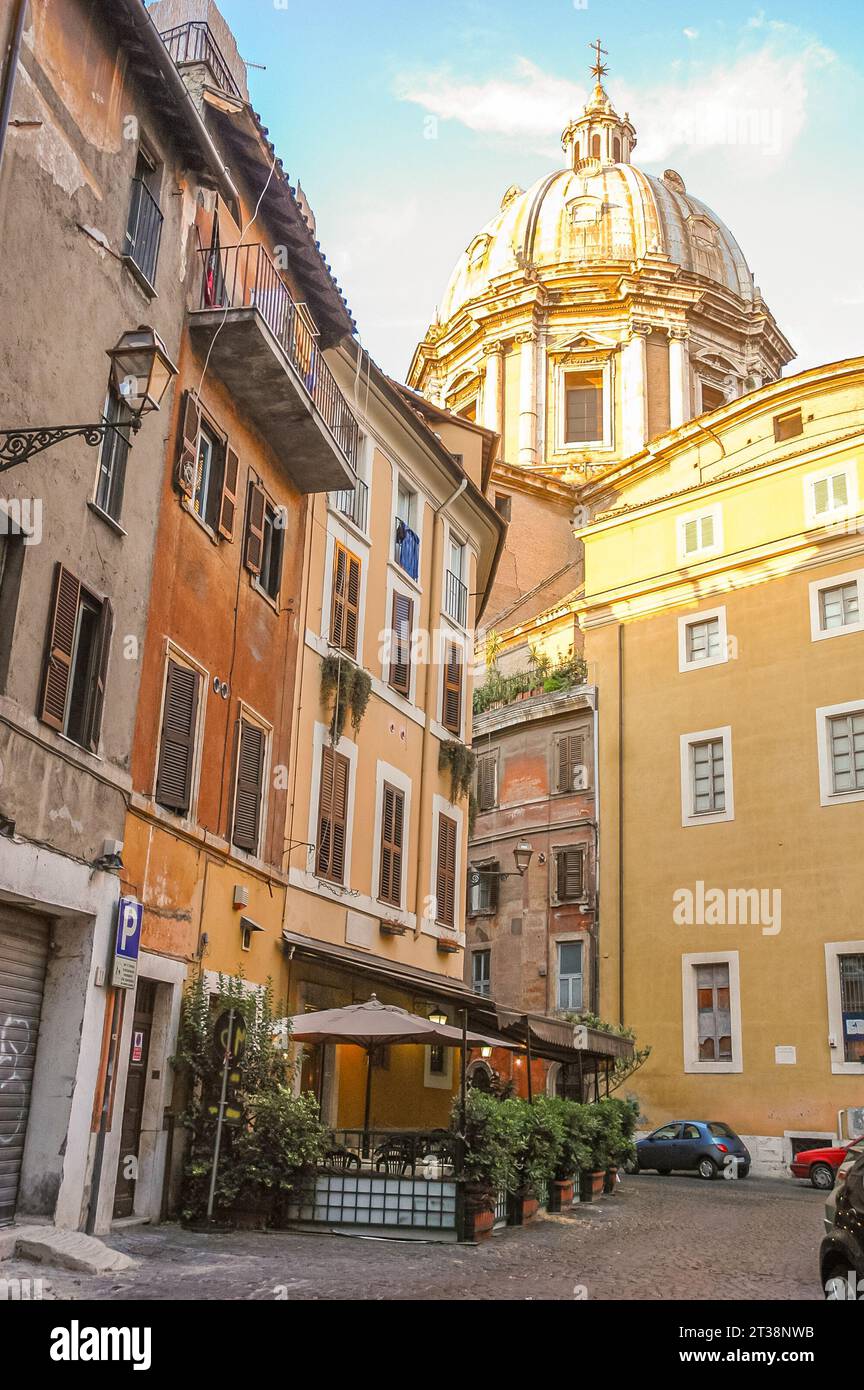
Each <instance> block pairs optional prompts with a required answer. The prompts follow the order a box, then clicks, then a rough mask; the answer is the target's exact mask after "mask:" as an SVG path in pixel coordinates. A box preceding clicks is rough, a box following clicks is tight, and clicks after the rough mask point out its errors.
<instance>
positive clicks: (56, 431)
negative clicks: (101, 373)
mask: <svg viewBox="0 0 864 1390" xmlns="http://www.w3.org/2000/svg"><path fill="white" fill-rule="evenodd" d="M108 357H109V358H110V359H111V384H112V386H113V388H114V390H115V391H116V393H117V395H118V396H119V397H120V399H121V400H122V401H123V404H124V405H125V406H126V409H127V411H128V412H129V420H128V422H127V423H125V424H124V425H122V426H120V425H118V424H115V423H113V422H112V421H111V420H107V419H106V418H105V417H104V416H103V417H102V419H101V420H100V421H99V422H98V423H97V424H93V425H34V426H30V427H25V428H24V429H13V430H0V473H4V472H5V471H6V470H7V469H9V468H14V467H15V465H16V464H18V463H24V462H25V461H26V460H27V459H29V458H32V457H33V455H34V454H41V453H42V452H43V450H45V449H51V448H53V446H54V445H55V444H61V443H62V442H63V441H64V440H66V439H74V438H76V437H79V436H80V437H81V438H82V439H83V440H84V442H85V443H86V444H89V445H90V446H91V447H93V448H96V447H97V446H98V445H99V444H101V443H102V441H103V439H104V438H105V436H106V434H107V433H108V431H109V430H113V431H114V432H115V433H117V434H119V435H121V437H122V438H123V439H124V441H126V442H128V440H127V437H126V435H125V434H124V433H123V430H124V429H127V428H128V429H130V430H131V431H132V433H133V434H137V433H138V431H139V430H140V428H141V419H142V416H144V415H148V414H149V413H150V412H151V411H153V410H158V409H159V407H160V405H161V404H162V401H163V399H164V397H165V392H166V391H167V390H168V387H169V385H170V383H171V378H172V377H175V376H176V375H177V368H176V367H175V366H174V363H173V362H172V361H171V358H170V357H169V356H168V350H167V348H166V347H165V344H164V343H163V342H162V339H161V338H160V337H159V334H158V333H157V332H156V331H155V330H154V329H152V328H150V327H148V325H147V324H142V325H141V327H140V328H135V329H130V330H129V331H128V332H126V333H124V334H123V335H122V337H121V338H120V341H119V342H118V343H117V345H116V347H113V348H110V349H109V350H108Z"/></svg>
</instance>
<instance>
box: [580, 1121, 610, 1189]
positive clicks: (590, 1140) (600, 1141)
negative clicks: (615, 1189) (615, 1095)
mask: <svg viewBox="0 0 864 1390" xmlns="http://www.w3.org/2000/svg"><path fill="white" fill-rule="evenodd" d="M585 1112H586V1113H585V1116H584V1121H583V1128H584V1137H585V1143H586V1148H587V1155H588V1167H587V1168H583V1169H581V1170H580V1173H579V1200H580V1201H582V1202H593V1201H594V1200H595V1198H597V1197H599V1196H601V1195H602V1192H603V1184H604V1181H605V1178H606V1167H607V1164H608V1163H609V1148H608V1144H607V1141H606V1127H605V1125H604V1122H603V1117H602V1115H600V1114H598V1113H597V1106H596V1105H589V1106H586V1107H585Z"/></svg>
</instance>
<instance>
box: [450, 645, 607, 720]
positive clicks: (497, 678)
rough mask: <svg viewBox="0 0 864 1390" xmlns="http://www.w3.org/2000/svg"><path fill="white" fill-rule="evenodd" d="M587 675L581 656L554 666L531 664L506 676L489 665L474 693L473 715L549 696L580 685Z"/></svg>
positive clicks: (542, 663)
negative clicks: (484, 676) (540, 696)
mask: <svg viewBox="0 0 864 1390" xmlns="http://www.w3.org/2000/svg"><path fill="white" fill-rule="evenodd" d="M587 674H588V668H587V666H586V664H585V661H584V660H583V658H582V657H581V656H568V657H567V658H566V660H564V661H561V662H559V663H558V665H557V666H551V665H549V664H548V661H540V662H539V664H535V663H534V662H533V661H532V663H531V664H530V666H529V669H528V670H527V671H516V672H514V673H513V674H512V675H509V676H502V675H501V672H500V671H499V670H498V668H497V666H492V667H491V668H490V669H489V670H488V671H487V674H486V679H485V680H484V681H483V684H482V685H480V686H478V687H477V689H476V690H475V691H474V713H475V714H484V713H485V711H486V710H489V709H497V708H499V707H501V706H503V705H512V704H514V703H515V702H516V701H517V700H525V699H530V698H531V696H533V695H542V694H553V693H554V692H555V691H556V690H569V689H571V688H572V687H573V686H577V685H584V683H585V681H586V679H587Z"/></svg>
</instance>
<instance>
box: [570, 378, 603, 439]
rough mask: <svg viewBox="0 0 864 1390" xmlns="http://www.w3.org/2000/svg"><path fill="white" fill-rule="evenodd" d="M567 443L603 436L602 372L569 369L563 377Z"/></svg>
mask: <svg viewBox="0 0 864 1390" xmlns="http://www.w3.org/2000/svg"><path fill="white" fill-rule="evenodd" d="M564 404H565V426H564V427H565V439H564V442H565V444H587V443H594V442H596V441H598V440H601V439H602V438H603V374H602V372H567V374H566V376H565V378H564Z"/></svg>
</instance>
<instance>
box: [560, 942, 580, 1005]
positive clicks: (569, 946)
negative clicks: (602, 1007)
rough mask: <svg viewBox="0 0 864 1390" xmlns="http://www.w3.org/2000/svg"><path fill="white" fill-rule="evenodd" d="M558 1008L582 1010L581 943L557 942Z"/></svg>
mask: <svg viewBox="0 0 864 1390" xmlns="http://www.w3.org/2000/svg"><path fill="white" fill-rule="evenodd" d="M558 1008H559V1009H566V1010H568V1011H571V1010H573V1011H575V1010H578V1009H581V1008H582V942H581V941H559V942H558Z"/></svg>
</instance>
